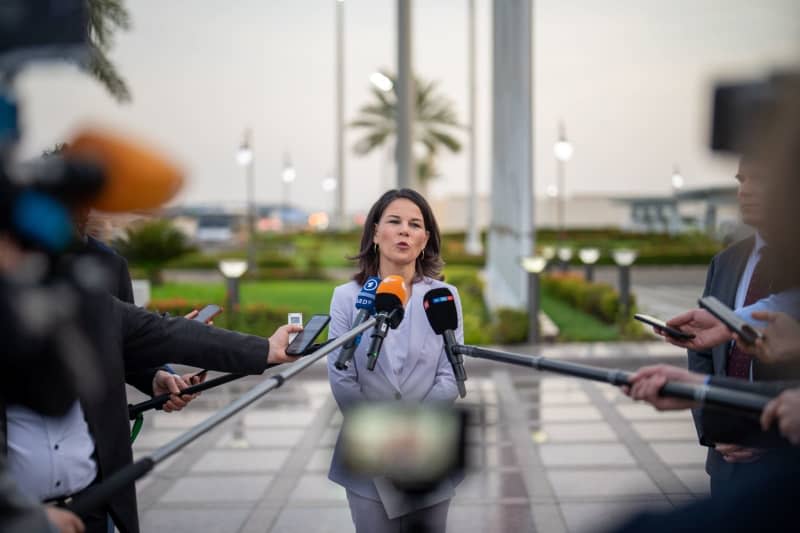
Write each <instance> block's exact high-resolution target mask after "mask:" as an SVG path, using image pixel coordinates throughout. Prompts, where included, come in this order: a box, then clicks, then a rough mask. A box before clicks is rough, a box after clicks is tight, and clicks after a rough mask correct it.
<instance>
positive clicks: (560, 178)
mask: <svg viewBox="0 0 800 533" xmlns="http://www.w3.org/2000/svg"><path fill="white" fill-rule="evenodd" d="M556 172H557V182H558V185H556V186H557V187H558V205H557V208H558V234H559V236H558V238H559V240H563V239H564V238H566V228H565V222H564V211H565V209H566V204H565V202H566V198H567V195H566V190H564V162H563V161H562V160H560V159H556Z"/></svg>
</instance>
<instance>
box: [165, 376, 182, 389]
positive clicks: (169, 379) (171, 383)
mask: <svg viewBox="0 0 800 533" xmlns="http://www.w3.org/2000/svg"><path fill="white" fill-rule="evenodd" d="M175 378H176V376H174V375H172V374H170V375H168V376H166V377H164V384H165V385H166V386H167V390H168V391H169V392H170V394H178V393H180V392H181V389H180V387H178V383H177V381H176V379H175Z"/></svg>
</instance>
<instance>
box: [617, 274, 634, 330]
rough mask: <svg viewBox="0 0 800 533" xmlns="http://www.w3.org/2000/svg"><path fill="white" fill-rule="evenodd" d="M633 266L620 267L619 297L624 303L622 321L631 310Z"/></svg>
mask: <svg viewBox="0 0 800 533" xmlns="http://www.w3.org/2000/svg"><path fill="white" fill-rule="evenodd" d="M630 292H631V267H629V266H620V267H619V299H620V303H621V304H622V317H621V319H622V321H623V322H624V321H625V320H627V318H628V316H629V315H630V312H631V298H630Z"/></svg>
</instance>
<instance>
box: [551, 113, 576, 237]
mask: <svg viewBox="0 0 800 533" xmlns="http://www.w3.org/2000/svg"><path fill="white" fill-rule="evenodd" d="M574 151H575V149H574V148H573V146H572V143H570V142H569V141H568V140H567V135H566V133H565V130H564V123H563V122H559V123H558V141H556V144H555V145H553V153H554V154H555V156H556V161H557V167H556V168H557V171H558V172H557V174H558V185H557V186H556V187H557V190H558V194H559V203H558V229H559V231H560V232H561V238H562V239H563V238H564V232H565V229H566V228H565V219H564V218H565V215H566V201H567V189H566V186H565V185H564V179H565V177H564V170H565V167H566V163H567V161H569V160H570V159H572V154H573V152H574Z"/></svg>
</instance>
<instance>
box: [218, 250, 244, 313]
mask: <svg viewBox="0 0 800 533" xmlns="http://www.w3.org/2000/svg"><path fill="white" fill-rule="evenodd" d="M218 266H219V271H220V272H222V275H223V276H224V277H225V281H226V282H227V292H226V298H225V299H226V303H225V306H226V307H227V308H228V325H229V326H230V325H231V322H232V320H233V317H234V315H235V314H236V313H238V312H239V279H240V278H241V277H242V276H244V273H245V272H247V261H242V260H241V259H222V260H221V261H220V262H219V265H218Z"/></svg>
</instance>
